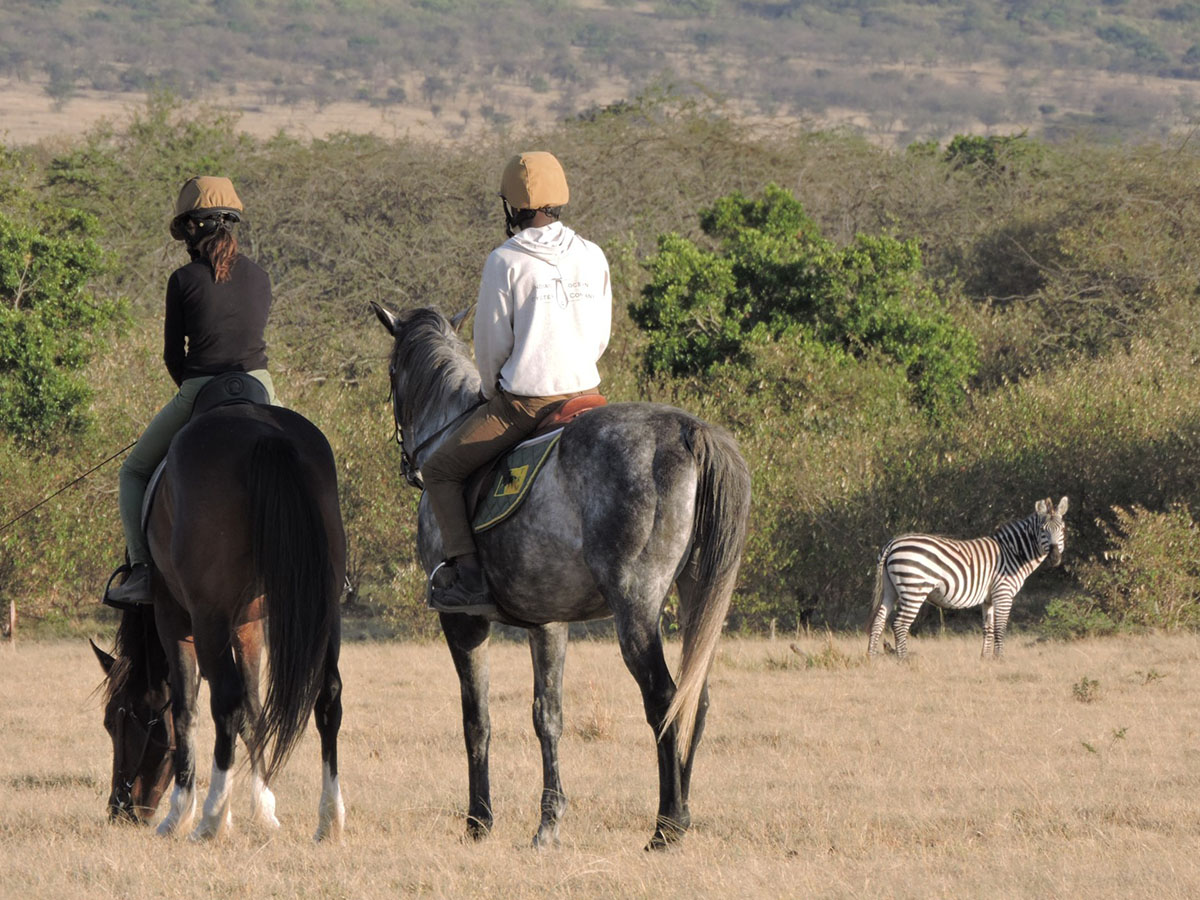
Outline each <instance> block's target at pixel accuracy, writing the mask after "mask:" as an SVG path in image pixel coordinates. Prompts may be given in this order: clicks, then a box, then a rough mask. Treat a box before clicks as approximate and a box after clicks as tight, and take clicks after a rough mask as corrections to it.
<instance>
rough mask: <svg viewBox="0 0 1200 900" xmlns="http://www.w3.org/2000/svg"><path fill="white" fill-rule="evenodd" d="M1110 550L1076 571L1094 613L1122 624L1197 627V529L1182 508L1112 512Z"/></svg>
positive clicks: (1199, 569) (1199, 568) (1199, 566)
mask: <svg viewBox="0 0 1200 900" xmlns="http://www.w3.org/2000/svg"><path fill="white" fill-rule="evenodd" d="M1113 515H1114V517H1115V522H1114V523H1112V524H1109V523H1104V524H1103V531H1104V534H1105V536H1106V538H1107V539H1108V542H1109V548H1108V549H1107V550H1106V551H1105V552H1104V553H1103V554H1101V555H1099V556H1097V557H1095V558H1092V559H1090V560H1088V561H1087V562H1086V563H1085V564H1084V565H1082V566H1081V567H1080V569H1079V583H1080V586H1081V587H1082V589H1083V590H1084V591H1085V592H1087V593H1088V594H1089V595H1090V596H1091V597H1092V598H1093V599H1094V602H1095V603H1096V606H1097V608H1098V610H1099V611H1101V612H1102V613H1104V614H1105V615H1107V616H1109V617H1111V618H1112V619H1113V620H1115V621H1117V622H1120V623H1122V624H1124V625H1136V626H1145V627H1150V628H1164V629H1178V628H1195V627H1197V626H1200V528H1198V527H1197V523H1196V521H1195V519H1193V517H1192V514H1191V512H1190V511H1189V510H1188V509H1187V507H1186V506H1184V505H1182V504H1173V505H1171V506H1170V507H1168V508H1167V509H1166V510H1163V511H1161V512H1155V511H1151V510H1147V509H1145V508H1144V507H1142V506H1139V505H1133V506H1131V507H1129V508H1128V509H1126V508H1122V507H1116V508H1114V509H1113Z"/></svg>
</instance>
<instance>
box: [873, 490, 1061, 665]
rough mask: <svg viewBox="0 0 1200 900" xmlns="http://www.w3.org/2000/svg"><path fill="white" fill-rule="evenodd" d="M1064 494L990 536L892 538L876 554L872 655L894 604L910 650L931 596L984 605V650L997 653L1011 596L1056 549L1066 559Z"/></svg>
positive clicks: (945, 604)
mask: <svg viewBox="0 0 1200 900" xmlns="http://www.w3.org/2000/svg"><path fill="white" fill-rule="evenodd" d="M1066 511H1067V498H1066V497H1063V498H1062V499H1061V500H1059V502H1058V506H1057V507H1056V506H1054V505H1053V504H1052V503H1051V502H1050V500H1049V499H1046V500H1039V501H1037V503H1035V504H1034V513H1033V515H1031V516H1028V517H1026V518H1024V519H1017V520H1015V521H1013V522H1009V523H1007V524H1006V525H1002V526H1001V527H1000V528H999V529H998V530H997V531H996V533H995V534H993V535H991V536H990V537H981V538H974V539H972V540H959V539H957V538H950V537H943V536H941V535H933V534H905V535H900V536H899V537H896V538H893V539H892V540H891V541H890V542H889V543H888V545H887V546H886V547H884V548H883V552H882V553H880V555H879V562H878V564H877V566H876V570H875V597H874V607H873V609H872V611H871V637H870V641H869V642H868V644H867V652H868V654H870V655H871V656H874V655H875V654H876V652H877V649H878V645H879V636H880V635H881V634H882V633H883V627H884V625H885V624H886V623H887V619H888V617H889V616H891V615H892V612H893V611H895V613H896V615H895V618H894V619H893V621H892V634H893V635H894V636H895V638H896V653H897V654H898V655H899V656H904V655H905V654H906V653H907V652H908V631H909V629H910V628H911V627H912V623H913V621H914V620H915V619H916V617H917V613H919V612H920V611H921V607H922V606H924V604H925V602H926V601H928V602H930V603H933V604H934V605H936V606H940V607H942V608H943V609H970V608H971V607H973V606H980V605H982V606H983V655H984V656H987V655H988V654H989V653H991V654H994V655H995V656H1000V655H1001V652H1002V647H1003V643H1004V632H1005V630H1006V629H1007V627H1008V617H1009V613H1010V612H1011V611H1012V603H1013V598H1014V597H1016V595H1017V592H1018V591H1019V590H1021V586H1022V585H1023V584H1024V583H1025V579H1026V578H1028V577H1029V575H1030V574H1031V573H1032V572H1033V570H1034V569H1036V568H1037V567H1038V566H1039V565H1041V563H1042V560H1044V559H1045V558H1046V557H1047V556H1050V555H1051V554H1052V559H1051V564H1052V565H1058V564H1059V563H1060V562H1061V561H1062V552H1063V546H1064V541H1065V537H1066V526H1065V525H1064V524H1063V516H1064V515H1065V514H1066Z"/></svg>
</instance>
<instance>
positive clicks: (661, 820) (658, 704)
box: [609, 599, 691, 850]
mask: <svg viewBox="0 0 1200 900" xmlns="http://www.w3.org/2000/svg"><path fill="white" fill-rule="evenodd" d="M609 605H610V607H611V608H612V609H613V610H614V612H615V614H616V622H617V637H618V641H619V643H620V646H621V657H622V659H624V661H625V666H626V668H628V669H629V672H630V674H631V675H633V678H634V680H635V681H636V682H637V684H638V688H639V689H640V690H641V692H642V706H643V708H644V709H645V712H646V722H647V723H648V724H649V725H650V727H651V728H652V729H653V730H654V736H655V748H656V751H657V755H658V814H657V816H656V819H655V827H654V834H653V835H652V836H651V838H650V842H649V843H648V844H647V845H646V849H647V850H661V849H664V848H666V847H667V846H669V845H670V844H673V843H675V842H676V841H678V840H679V839H680V838H682V837H683V835H684V834H685V833H686V832H687V830H688V828H689V827H690V826H691V814H690V813H689V812H688V809H687V803H686V799H685V796H684V777H683V771H684V767H683V765H682V764H681V763H680V755H679V745H678V739H677V736H678V728H677V727H676V726H675V725H674V724H672V725H671V727H670V728H667V729H665V730H664V729H663V727H662V726H663V722H664V721H666V716H667V709H668V707H670V705H671V700H672V699H673V698H674V696H675V681H674V679H672V677H671V671H670V669H669V668H668V667H667V661H666V657H665V656H664V655H663V645H662V635H661V632H660V631H659V626H658V619H657V613H658V607H657V605H652V604H650V603H645V604H639V603H637V602H636V601H633V600H629V599H620V600H618V601H617V602H613V600H612V599H610V600H609ZM633 608H636V609H640V610H642V611H648V610H653V617H650V616H636V615H632V614H631V612H630V610H631V609H633Z"/></svg>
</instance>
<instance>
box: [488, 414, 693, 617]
mask: <svg viewBox="0 0 1200 900" xmlns="http://www.w3.org/2000/svg"><path fill="white" fill-rule="evenodd" d="M714 430H715V429H713V428H712V426H709V425H707V424H706V423H704V422H703V421H701V420H700V419H697V418H696V417H695V416H692V415H690V414H688V413H686V412H684V411H683V410H679V409H676V408H674V407H670V406H665V405H658V404H648V403H614V404H610V405H608V406H605V407H602V408H599V409H594V410H591V411H589V412H588V413H586V414H584V415H582V416H580V417H579V418H578V419H576V420H575V421H573V422H572V423H571V424H569V425H568V426H567V427H566V428H565V430H564V431H563V435H562V438H561V440H560V441H559V443H558V447H557V448H556V452H555V453H554V454H553V455H552V456H551V457H550V459H548V460H547V462H546V464H545V465H544V466H543V470H542V473H541V474H540V475H539V476H538V480H537V481H536V482H535V483H534V485H533V487H532V488H531V490H530V492H529V496H528V499H527V500H526V501H525V504H524V507H523V508H522V509H521V510H520V511H519V513H518V514H516V515H515V516H513V517H512V519H511V520H510V521H509V522H506V523H503V524H501V525H500V526H498V527H496V528H494V529H491V530H490V531H487V532H484V533H483V534H481V535H479V536H478V543H479V546H480V548H481V550H482V552H483V553H484V555H485V558H486V562H487V566H488V570H489V573H490V574H491V576H492V582H493V588H494V589H496V590H497V591H498V592H499V593H500V594H501V598H500V599H501V602H502V603H503V605H504V606H505V608H506V609H508V610H509V611H510V612H512V613H513V614H515V615H518V616H520V617H525V616H528V618H527V621H554V620H558V621H568V620H578V619H582V618H592V617H596V616H600V615H605V614H607V613H608V611H609V610H608V605H607V604H606V600H605V597H604V593H605V588H606V587H608V586H609V583H611V584H612V585H616V584H617V583H621V584H623V585H624V586H625V587H629V586H630V585H631V584H632V583H633V582H636V583H637V586H641V585H645V586H646V588H647V590H648V592H649V593H652V594H662V595H665V593H666V591H667V590H668V589H669V587H670V583H671V582H672V581H673V579H674V577H675V575H676V573H677V572H678V570H679V568H680V567H681V566H682V565H683V562H684V560H685V559H686V558H687V555H688V551H689V548H690V547H691V544H692V540H693V536H694V531H695V529H694V525H695V517H696V512H697V510H696V505H697V496H698V487H699V483H700V477H701V472H700V464H699V462H698V458H697V453H696V445H697V443H698V438H697V435H698V434H699V433H700V432H709V431H714ZM606 582H607V583H606ZM547 610H553V611H552V612H550V611H547Z"/></svg>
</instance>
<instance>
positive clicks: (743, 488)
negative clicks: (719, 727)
mask: <svg viewBox="0 0 1200 900" xmlns="http://www.w3.org/2000/svg"><path fill="white" fill-rule="evenodd" d="M689 437H690V440H689V444H690V446H691V450H692V453H693V454H694V455H695V458H696V465H697V469H698V478H697V484H696V512H695V515H694V517H693V523H694V524H693V529H694V531H693V535H692V559H691V561H690V562H689V566H696V567H697V568H696V575H695V579H696V585H697V591H696V601H697V602H696V603H694V604H692V605H691V608H689V609H681V610H680V613H681V616H680V618H681V620H682V621H681V626H682V630H683V659H682V662H681V663H680V666H679V678H678V687H677V688H676V691H675V696H674V698H673V699H672V700H671V704H670V706H668V707H667V714H666V716H665V717H664V719H663V723H662V730H661V731H660V736H661V735H662V734H663V733H665V732H666V730H667V729H668V728H669V727H670V726H671V724H672V723H675V724H676V725H677V727H678V738H677V743H676V746H677V747H678V748H679V755H680V758H681V759H682V760H683V761H684V762H686V761H687V758H688V756H689V754H690V753H691V745H692V735H693V732H694V730H695V727H696V714H697V710H698V709H699V706H700V699H701V697H702V695H703V693H704V686H705V684H706V683H707V681H708V672H709V669H710V668H712V661H713V657H714V656H715V655H716V652H717V640H718V638H720V636H721V628H722V627H723V626H724V624H725V616H726V614H727V613H728V612H729V603H730V600H731V599H732V597H733V588H734V584H735V582H736V581H737V573H738V566H739V565H740V564H741V561H742V550H743V549H744V548H745V545H746V532H747V529H748V527H749V518H750V468H749V466H747V465H746V461H745V460H744V459H743V458H742V455H741V453H739V452H738V448H737V443H736V441H734V439H733V436H732V435H730V434H729V433H728V432H726V431H724V430H723V429H717V428H711V427H709V426H707V425H703V424H701V423H697V424H696V427H695V429H694V430H693V432H692V433H691V435H690V436H689Z"/></svg>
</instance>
